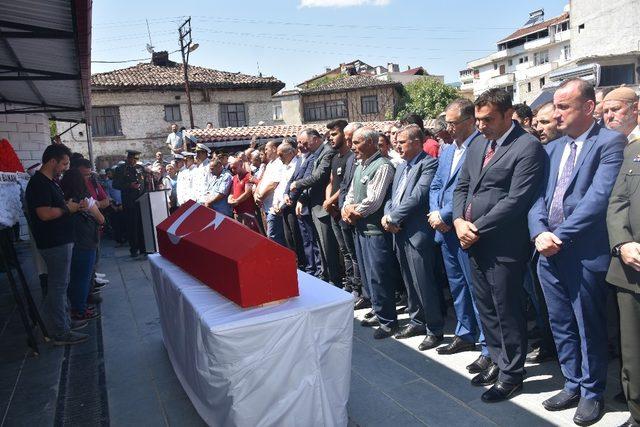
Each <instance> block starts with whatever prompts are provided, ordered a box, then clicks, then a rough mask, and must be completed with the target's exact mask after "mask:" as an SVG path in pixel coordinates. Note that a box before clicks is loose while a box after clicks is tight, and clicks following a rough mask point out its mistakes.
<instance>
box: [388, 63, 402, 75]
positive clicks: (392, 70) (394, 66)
mask: <svg viewBox="0 0 640 427" xmlns="http://www.w3.org/2000/svg"><path fill="white" fill-rule="evenodd" d="M387 71H389V72H390V73H398V72H400V66H399V65H398V64H394V63H393V62H389V63H388V64H387Z"/></svg>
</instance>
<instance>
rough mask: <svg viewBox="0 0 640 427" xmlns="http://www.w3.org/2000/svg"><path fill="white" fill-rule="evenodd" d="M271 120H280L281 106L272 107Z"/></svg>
mask: <svg viewBox="0 0 640 427" xmlns="http://www.w3.org/2000/svg"><path fill="white" fill-rule="evenodd" d="M273 120H282V105H280V104H278V105H274V106H273Z"/></svg>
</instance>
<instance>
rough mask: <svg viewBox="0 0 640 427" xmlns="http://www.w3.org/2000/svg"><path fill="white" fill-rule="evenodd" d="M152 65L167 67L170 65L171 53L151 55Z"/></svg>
mask: <svg viewBox="0 0 640 427" xmlns="http://www.w3.org/2000/svg"><path fill="white" fill-rule="evenodd" d="M151 63H152V64H153V65H159V66H161V67H166V66H167V65H169V52H167V51H166V50H163V51H161V52H153V53H152V54H151Z"/></svg>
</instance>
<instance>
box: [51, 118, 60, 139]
mask: <svg viewBox="0 0 640 427" xmlns="http://www.w3.org/2000/svg"><path fill="white" fill-rule="evenodd" d="M49 133H50V134H51V138H53V137H54V136H56V135H57V134H58V126H56V122H55V120H49Z"/></svg>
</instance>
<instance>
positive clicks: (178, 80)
mask: <svg viewBox="0 0 640 427" xmlns="http://www.w3.org/2000/svg"><path fill="white" fill-rule="evenodd" d="M91 85H92V89H93V90H101V89H103V90H108V89H116V90H139V89H183V88H184V72H183V69H182V64H178V63H175V62H169V64H168V65H166V66H165V65H154V64H152V63H140V64H138V65H134V66H132V67H128V68H122V69H120V70H114V71H109V72H106V73H98V74H93V75H92V76H91ZM189 86H190V87H191V88H194V89H205V88H207V89H267V88H268V89H271V93H276V92H277V91H279V90H280V89H282V88H283V87H284V86H285V85H284V83H282V82H281V81H280V80H278V79H276V78H275V77H257V76H250V75H247V74H241V73H230V72H227V71H218V70H213V69H210V68H204V67H198V66H195V65H189Z"/></svg>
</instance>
